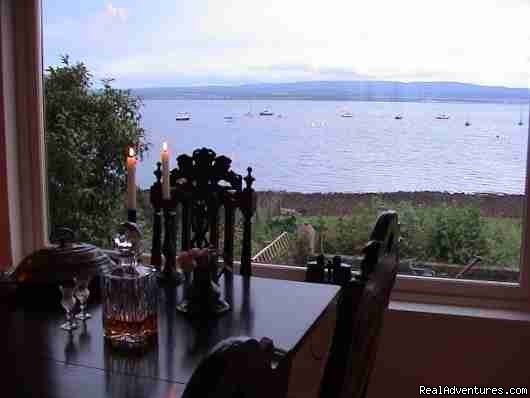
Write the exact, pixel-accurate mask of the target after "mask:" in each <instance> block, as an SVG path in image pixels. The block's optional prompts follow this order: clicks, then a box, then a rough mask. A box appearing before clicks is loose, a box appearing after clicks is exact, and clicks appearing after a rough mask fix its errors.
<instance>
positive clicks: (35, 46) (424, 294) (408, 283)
mask: <svg viewBox="0 0 530 398" xmlns="http://www.w3.org/2000/svg"><path fill="white" fill-rule="evenodd" d="M6 3H9V6H6ZM6 8H7V9H8V10H7V11H9V10H10V12H11V14H10V15H4V14H5V11H6ZM5 20H7V21H8V22H9V21H11V22H15V24H16V33H17V34H16V35H14V31H11V34H12V35H14V36H13V37H14V40H13V41H12V43H15V44H16V45H15V47H14V51H13V53H14V58H15V59H14V65H15V66H16V68H15V70H16V73H15V75H16V76H18V78H16V84H15V87H14V94H15V96H16V99H17V100H16V112H17V114H18V115H25V117H22V116H19V117H17V119H16V124H17V125H16V129H17V133H18V134H17V135H18V137H19V141H18V143H17V148H18V151H17V155H18V157H17V162H18V166H19V173H18V181H15V182H14V184H11V185H10V192H9V196H16V195H18V198H19V199H20V200H21V201H22V202H23V203H24V204H23V205H22V207H21V209H19V212H20V215H21V217H19V219H18V220H15V219H11V220H10V221H11V222H13V221H16V222H15V227H12V228H11V232H12V233H11V238H12V240H14V241H15V243H16V241H17V240H18V243H19V244H20V245H21V246H22V247H23V250H22V251H23V252H24V253H28V251H32V250H35V249H36V248H39V247H42V246H43V245H45V244H47V235H48V227H47V225H48V219H47V217H48V214H47V211H46V209H47V196H46V194H45V193H46V178H45V164H44V159H45V152H44V123H43V90H42V35H41V27H42V25H41V1H40V0H9V1H4V2H2V21H1V22H2V36H3V40H2V42H3V43H2V44H4V43H5V38H6V35H4V33H5V32H4V31H7V30H9V29H7V28H6V26H5V23H4V22H5ZM22 21H23V22H24V23H22ZM8 28H9V27H8ZM8 33H9V32H8ZM7 36H8V38H9V37H10V36H9V34H7ZM4 50H5V49H3V50H2V64H3V66H5V65H6V64H8V63H9V59H7V60H6V59H5V58H6V56H5V55H6V54H5V51H4ZM5 72H6V71H5V70H3V73H2V75H3V76H2V77H3V81H4V83H5V82H6V75H5ZM8 72H9V71H8ZM8 75H9V73H8ZM20 76H23V78H21V77H20ZM7 77H8V78H9V76H7ZM8 88H9V87H8ZM3 95H4V99H5V98H6V87H5V86H4V91H3ZM27 116H29V117H27ZM26 117H27V118H26ZM5 121H6V117H5V115H4V122H5ZM528 125H530V117H529V124H528ZM529 136H530V129H529ZM27 166H29V167H27ZM529 170H530V145H528V154H527V173H526V180H525V198H526V196H527V195H528V193H529V192H530V189H529V187H530V181H529V177H528V175H529V174H530V173H529ZM12 186H15V188H16V186H18V188H16V189H15V191H14V192H11V187H12ZM529 210H530V209H529V201H528V200H525V201H524V216H523V223H522V224H523V228H522V247H521V267H520V283H519V284H514V283H502V282H487V281H472V280H460V279H459V280H455V279H443V278H426V277H416V276H407V275H399V276H398V281H397V283H396V288H395V292H394V294H393V299H398V300H410V301H418V302H425V303H437V304H457V305H466V306H479V307H495V308H512V309H519V310H524V311H530V272H529V271H530V222H528V221H529V216H530V211H529ZM17 228H19V229H20V231H22V233H19V234H17V233H16V231H17ZM20 240H22V241H21V242H20ZM12 246H13V245H12ZM253 267H254V270H255V271H254V274H255V275H257V276H269V277H277V278H288V279H297V280H303V279H304V274H305V269H304V268H302V267H287V266H277V265H272V264H254V265H253Z"/></svg>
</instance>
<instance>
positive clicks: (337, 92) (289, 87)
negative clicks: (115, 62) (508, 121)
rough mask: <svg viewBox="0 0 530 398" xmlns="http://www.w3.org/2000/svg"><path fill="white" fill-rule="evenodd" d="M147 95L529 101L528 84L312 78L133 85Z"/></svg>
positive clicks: (190, 97)
mask: <svg viewBox="0 0 530 398" xmlns="http://www.w3.org/2000/svg"><path fill="white" fill-rule="evenodd" d="M131 91H132V92H133V93H134V94H136V95H138V96H140V97H142V98H144V99H267V100H269V99H300V100H340V101H344V100H362V101H465V102H514V103H520V102H528V100H529V90H528V89H527V88H509V87H498V86H481V85H477V84H468V83H458V82H413V83H403V82H391V81H378V80H366V81H309V82H294V83H262V84H245V85H240V86H201V87H150V88H138V89H131Z"/></svg>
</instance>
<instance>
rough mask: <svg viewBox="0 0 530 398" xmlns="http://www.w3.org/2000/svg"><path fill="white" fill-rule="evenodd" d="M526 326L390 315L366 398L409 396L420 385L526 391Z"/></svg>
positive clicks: (529, 333)
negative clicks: (488, 387) (516, 388)
mask: <svg viewBox="0 0 530 398" xmlns="http://www.w3.org/2000/svg"><path fill="white" fill-rule="evenodd" d="M529 358H530V322H527V321H526V322H523V321H515V320H498V319H484V318H471V317H466V316H451V315H441V314H427V313H421V312H407V311H389V312H388V313H387V316H386V319H385V325H384V328H383V332H382V336H381V340H380V346H379V352H378V355H377V360H376V365H375V369H374V371H373V374H372V378H371V381H370V387H369V390H368V397H369V398H377V397H414V396H418V395H419V386H420V385H426V386H428V385H431V386H437V385H445V384H448V385H457V386H474V385H478V386H492V387H494V386H498V387H516V386H519V387H521V386H524V387H528V388H530V368H529V367H528V359H529Z"/></svg>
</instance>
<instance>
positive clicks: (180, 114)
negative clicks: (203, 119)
mask: <svg viewBox="0 0 530 398" xmlns="http://www.w3.org/2000/svg"><path fill="white" fill-rule="evenodd" d="M190 119H191V115H190V114H189V113H188V112H178V113H177V115H176V116H175V120H176V121H178V122H180V121H184V120H190Z"/></svg>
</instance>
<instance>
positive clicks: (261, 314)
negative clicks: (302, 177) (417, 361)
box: [0, 273, 340, 398]
mask: <svg viewBox="0 0 530 398" xmlns="http://www.w3.org/2000/svg"><path fill="white" fill-rule="evenodd" d="M219 286H220V289H221V294H222V297H223V298H224V299H225V300H226V301H227V302H228V303H229V304H230V306H231V309H230V310H229V311H228V312H226V313H224V314H221V315H218V316H210V317H201V318H198V317H190V316H188V315H186V314H182V313H179V312H177V311H176V307H177V304H178V303H179V302H180V301H181V300H182V299H183V295H184V289H183V287H182V286H172V285H167V284H166V285H162V286H160V287H159V289H158V333H157V335H156V337H155V338H154V339H153V341H151V342H150V344H149V345H148V346H147V347H146V348H145V349H143V350H140V351H138V350H130V351H128V350H123V349H121V350H118V349H115V348H114V347H112V346H111V345H110V344H109V343H108V342H107V341H106V340H105V338H104V335H103V325H102V306H101V303H100V300H99V298H98V297H97V294H96V293H94V294H93V297H92V299H91V300H90V301H89V306H88V311H89V312H90V313H91V315H92V318H91V319H88V320H87V321H84V322H80V324H79V327H78V328H77V329H75V330H73V331H71V332H68V331H65V330H62V329H61V328H60V324H61V322H62V321H63V320H64V312H62V311H61V308H60V306H59V305H58V306H57V308H56V309H49V310H36V309H32V308H27V306H20V305H6V303H2V304H0V313H1V317H0V319H1V320H2V321H1V328H0V361H1V364H2V366H1V371H0V375H1V377H0V379H1V382H0V396H2V397H6V398H7V397H54V398H63V397H64V398H71V397H79V398H85V397H86V398H99V397H137V398H142V397H150V398H157V397H165V398H172V397H180V396H181V395H182V394H183V391H184V389H185V387H186V383H187V382H188V381H189V380H190V377H191V376H192V374H193V372H194V370H195V369H196V368H197V366H198V364H199V363H200V362H201V360H202V359H204V358H205V356H206V355H207V354H208V352H209V351H210V350H211V349H212V348H213V347H214V346H215V345H216V344H217V343H219V342H220V341H221V340H223V339H226V338H229V337H236V336H249V337H252V338H255V339H258V340H259V339H261V338H262V337H268V338H270V339H271V340H272V341H273V343H274V346H275V348H277V349H278V350H279V352H282V353H284V355H283V356H282V357H280V358H281V359H280V360H282V361H283V360H286V361H291V363H293V361H292V359H293V358H295V357H297V356H303V355H302V354H300V353H301V352H303V351H304V350H306V351H307V350H308V349H309V351H311V355H313V356H314V352H313V351H314V344H315V342H314V341H313V342H311V338H310V336H312V335H314V333H315V330H316V329H318V328H319V325H320V324H321V323H322V322H323V319H324V318H326V316H327V315H326V314H329V313H330V311H332V308H333V306H334V305H335V302H336V298H337V295H338V293H339V290H340V288H339V287H338V286H335V285H329V284H317V283H307V282H296V281H287V280H279V279H268V278H262V277H256V276H241V275H237V274H231V273H225V275H224V276H223V277H222V278H221V279H220V280H219ZM38 299H39V297H35V300H38ZM328 337H329V336H328ZM311 344H313V347H309V348H307V347H308V345H311ZM304 347H305V348H304ZM323 347H324V348H322V349H320V350H321V351H323V352H324V351H325V350H326V347H327V346H325V345H324V346H323ZM309 351H308V352H309ZM308 355H309V354H308ZM319 355H320V354H319ZM302 362H303V361H302ZM304 366H305V365H304V364H302V366H301V368H300V369H302V370H301V371H300V372H302V373H303V372H305V371H304V370H303V368H304ZM302 377H305V376H304V375H302Z"/></svg>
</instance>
